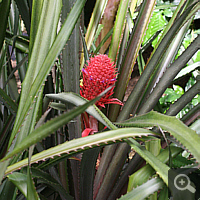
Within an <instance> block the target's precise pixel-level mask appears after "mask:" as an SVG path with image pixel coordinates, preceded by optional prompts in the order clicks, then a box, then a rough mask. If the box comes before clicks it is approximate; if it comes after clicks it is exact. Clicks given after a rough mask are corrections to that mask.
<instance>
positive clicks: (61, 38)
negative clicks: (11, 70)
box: [10, 0, 86, 143]
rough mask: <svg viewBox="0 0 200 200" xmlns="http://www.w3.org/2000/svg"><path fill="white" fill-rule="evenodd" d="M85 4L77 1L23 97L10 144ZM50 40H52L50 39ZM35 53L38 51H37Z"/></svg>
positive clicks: (26, 86) (81, 0)
mask: <svg viewBox="0 0 200 200" xmlns="http://www.w3.org/2000/svg"><path fill="white" fill-rule="evenodd" d="M85 2H86V0H77V1H76V3H75V4H74V6H73V8H72V10H71V12H70V13H69V15H68V17H67V19H66V20H65V23H64V24H63V26H62V28H61V30H60V32H59V33H58V35H57V37H56V39H55V41H54V43H53V45H52V46H51V48H50V50H49V52H48V54H47V56H46V58H45V60H44V62H43V64H42V66H41V68H40V70H39V72H38V75H37V76H36V77H35V80H34V82H33V84H32V85H31V87H30V89H29V90H28V91H27V93H26V95H25V96H24V95H22V96H24V98H26V99H25V101H20V105H19V111H18V114H17V118H16V121H15V125H14V128H13V132H12V137H11V139H10V143H11V142H12V140H13V138H14V137H15V135H16V133H17V132H18V130H19V129H20V127H21V125H22V123H23V121H24V119H25V117H26V116H27V114H28V111H29V109H30V108H31V104H32V102H33V101H34V98H35V97H36V96H37V94H38V92H39V90H40V89H41V86H42V84H43V82H44V81H45V78H46V76H47V75H48V73H49V70H50V68H51V66H52V65H53V63H54V60H55V59H56V57H57V56H58V54H59V53H60V51H61V50H62V48H63V46H64V45H65V44H66V41H67V40H68V38H69V36H70V34H71V32H72V30H73V28H74V26H75V24H76V21H77V20H78V17H79V15H80V13H81V11H82V9H83V6H84V4H85ZM41 34H42V33H41ZM48 39H50V38H48ZM35 51H37V50H35ZM26 79H27V81H28V80H29V79H30V77H29V76H27V78H26ZM28 84H29V83H28V82H27V84H26V85H23V87H24V88H26V90H27V89H28V88H29V86H30V84H29V85H28ZM22 93H23V92H22Z"/></svg>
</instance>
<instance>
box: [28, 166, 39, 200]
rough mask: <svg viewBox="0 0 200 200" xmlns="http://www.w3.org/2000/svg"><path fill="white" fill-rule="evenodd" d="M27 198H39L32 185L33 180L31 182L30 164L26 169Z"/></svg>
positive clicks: (33, 199) (37, 199)
mask: <svg viewBox="0 0 200 200" xmlns="http://www.w3.org/2000/svg"><path fill="white" fill-rule="evenodd" d="M27 199H28V200H29V199H30V200H39V199H40V198H39V196H38V194H37V192H36V189H35V186H34V182H33V179H32V175H31V171H30V166H28V170H27Z"/></svg>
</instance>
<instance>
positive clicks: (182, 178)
mask: <svg viewBox="0 0 200 200" xmlns="http://www.w3.org/2000/svg"><path fill="white" fill-rule="evenodd" d="M174 186H175V187H176V189H178V190H181V191H183V190H187V189H188V190H189V191H190V192H192V193H195V192H196V189H195V188H194V187H193V186H191V185H190V179H189V177H188V176H187V175H185V174H179V175H177V176H176V177H175V179H174Z"/></svg>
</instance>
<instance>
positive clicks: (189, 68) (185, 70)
mask: <svg viewBox="0 0 200 200" xmlns="http://www.w3.org/2000/svg"><path fill="white" fill-rule="evenodd" d="M199 66H200V62H196V63H193V64H191V65H188V66H187V67H185V68H183V69H182V70H181V71H180V72H179V73H178V74H177V76H176V77H175V80H176V79H178V78H181V77H182V76H185V75H187V74H189V73H191V72H192V71H194V70H195V69H197V68H198V67H199Z"/></svg>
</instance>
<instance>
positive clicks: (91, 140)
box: [4, 111, 155, 174]
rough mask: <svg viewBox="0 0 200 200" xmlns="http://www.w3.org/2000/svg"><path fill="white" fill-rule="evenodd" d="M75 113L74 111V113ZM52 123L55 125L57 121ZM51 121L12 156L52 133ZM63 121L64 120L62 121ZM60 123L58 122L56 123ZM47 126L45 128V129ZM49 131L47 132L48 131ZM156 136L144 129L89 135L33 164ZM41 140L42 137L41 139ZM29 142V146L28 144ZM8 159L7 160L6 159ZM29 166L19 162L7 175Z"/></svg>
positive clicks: (37, 157) (48, 152)
mask: <svg viewBox="0 0 200 200" xmlns="http://www.w3.org/2000/svg"><path fill="white" fill-rule="evenodd" d="M74 112H75V111H72V113H74ZM66 117H67V115H63V118H66ZM56 119H58V120H56V121H60V120H61V118H59V117H57V118H56ZM51 121H53V122H52V123H53V124H55V120H51ZM51 121H50V122H49V123H48V122H47V123H46V124H45V125H43V126H40V128H38V129H36V130H35V131H34V132H33V134H30V135H29V136H28V137H27V138H28V139H24V141H23V143H22V144H21V147H18V148H17V149H15V150H14V151H12V153H11V154H13V152H14V154H15V153H18V152H21V151H22V150H23V149H25V148H27V146H30V145H32V144H34V143H35V142H36V141H39V139H38V135H41V134H43V132H44V130H46V129H47V127H48V129H50V130H48V131H49V132H52V131H53V130H52V126H50V123H51ZM62 121H63V120H62ZM65 121H67V120H65ZM56 123H58V122H56ZM44 126H45V127H44ZM46 131H47V130H46ZM46 131H45V132H46ZM152 134H155V133H154V132H152V131H149V130H146V129H142V128H120V129H117V130H111V131H105V132H102V133H98V134H94V135H89V136H87V137H83V138H78V139H74V140H70V141H67V142H65V143H63V144H60V145H58V146H55V147H52V148H50V149H48V150H45V151H42V152H40V153H38V154H35V155H33V156H32V158H31V163H35V162H38V161H41V160H43V161H44V160H46V159H48V158H53V157H55V156H61V155H62V154H67V155H68V156H71V155H73V154H76V153H78V152H82V151H84V150H86V149H89V148H92V147H93V146H94V147H95V146H96V147H98V146H105V145H106V144H111V143H115V142H117V141H122V140H123V139H126V138H130V137H137V136H146V135H152ZM40 138H41V137H40ZM30 140H31V141H30ZM27 142H28V144H27ZM8 157H10V155H8V156H7V158H8ZM4 159H6V158H4ZM27 164H28V159H24V160H22V161H19V162H18V163H15V164H13V165H12V166H9V167H8V169H7V171H6V174H7V173H11V172H12V171H14V170H17V169H19V168H21V167H23V166H26V165H27Z"/></svg>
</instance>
